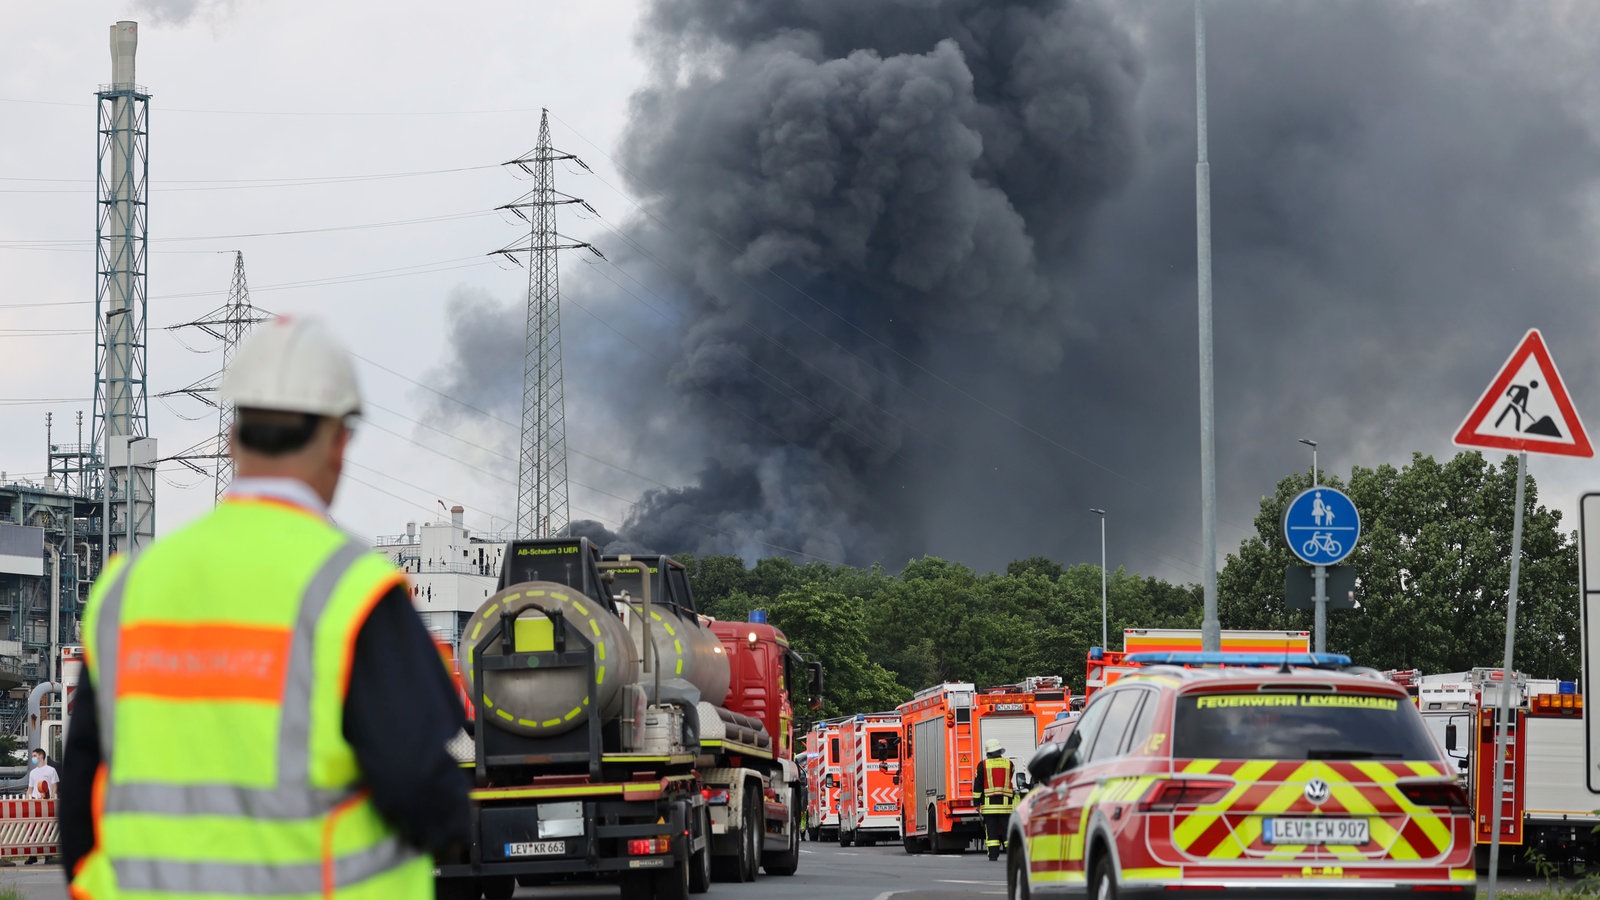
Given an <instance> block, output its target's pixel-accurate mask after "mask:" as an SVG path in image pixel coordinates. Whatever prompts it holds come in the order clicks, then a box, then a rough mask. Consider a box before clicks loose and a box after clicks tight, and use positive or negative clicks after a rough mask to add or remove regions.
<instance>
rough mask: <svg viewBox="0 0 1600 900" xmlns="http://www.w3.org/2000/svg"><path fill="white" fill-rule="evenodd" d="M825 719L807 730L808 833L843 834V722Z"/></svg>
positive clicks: (818, 836) (823, 837)
mask: <svg viewBox="0 0 1600 900" xmlns="http://www.w3.org/2000/svg"><path fill="white" fill-rule="evenodd" d="M843 721H844V720H843V719H842V718H841V719H824V720H823V721H821V722H817V723H816V724H814V725H812V726H811V730H810V731H808V732H806V823H807V826H806V827H807V831H809V832H810V833H809V834H807V835H806V837H808V838H810V839H811V840H813V841H833V840H838V838H839V723H840V722H843Z"/></svg>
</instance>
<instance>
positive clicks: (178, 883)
mask: <svg viewBox="0 0 1600 900" xmlns="http://www.w3.org/2000/svg"><path fill="white" fill-rule="evenodd" d="M411 856H412V853H411V852H410V851H409V850H408V849H407V848H406V846H405V844H404V843H403V842H401V840H400V839H399V838H397V837H391V838H388V839H387V840H385V841H383V842H382V843H380V844H378V845H377V846H374V847H369V848H367V849H366V850H362V851H359V852H357V853H352V854H350V855H348V856H343V857H340V858H338V859H336V860H334V861H333V884H334V886H335V887H343V886H346V885H351V884H358V883H360V882H362V881H365V880H367V879H368V878H372V877H373V876H375V875H380V874H382V873H384V872H386V871H388V870H389V869H392V868H394V867H395V866H397V865H399V864H400V863H403V862H405V861H406V860H408V859H409V858H410V857H411ZM111 866H112V869H113V871H115V872H116V873H117V885H118V887H121V888H123V889H125V890H130V891H166V892H169V893H175V894H203V893H214V892H216V891H217V890H218V888H225V889H226V891H227V892H228V893H230V894H244V895H251V896H260V895H267V896H271V895H281V894H318V893H321V892H322V890H323V887H324V884H325V882H324V875H325V874H326V871H325V867H324V865H323V864H322V863H295V864H290V865H270V864H263V863H259V862H250V863H218V862H203V863H202V862H178V861H175V860H170V859H117V860H114V861H113V862H112V864H111Z"/></svg>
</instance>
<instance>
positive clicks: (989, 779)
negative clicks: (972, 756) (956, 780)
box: [978, 756, 1017, 815]
mask: <svg viewBox="0 0 1600 900" xmlns="http://www.w3.org/2000/svg"><path fill="white" fill-rule="evenodd" d="M982 765H983V780H982V784H983V797H982V798H981V805H980V806H979V807H978V812H980V813H982V814H984V815H990V814H994V813H1003V812H1010V811H1011V808H1012V807H1014V806H1016V804H1017V790H1016V788H1015V787H1013V786H1012V784H1011V778H1012V774H1013V772H1014V769H1013V768H1012V766H1011V760H1009V759H1006V758H1005V757H1003V756H1001V757H989V758H986V759H984V761H983V763H982Z"/></svg>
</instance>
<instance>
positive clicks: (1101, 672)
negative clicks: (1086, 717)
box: [1083, 628, 1311, 703]
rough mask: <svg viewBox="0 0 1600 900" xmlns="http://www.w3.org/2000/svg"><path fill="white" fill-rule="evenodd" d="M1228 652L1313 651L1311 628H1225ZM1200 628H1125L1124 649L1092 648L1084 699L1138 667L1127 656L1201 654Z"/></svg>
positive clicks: (1090, 697)
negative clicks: (1283, 629) (1292, 629)
mask: <svg viewBox="0 0 1600 900" xmlns="http://www.w3.org/2000/svg"><path fill="white" fill-rule="evenodd" d="M1221 640H1222V652H1224V653H1310V652H1311V632H1309V631H1257V630H1250V629H1240V628H1225V629H1223V630H1222V636H1221ZM1200 646H1201V642H1200V629H1198V628H1125V629H1123V630H1122V649H1121V650H1120V651H1118V650H1108V649H1106V648H1104V647H1090V648H1089V660H1088V667H1087V670H1086V672H1087V677H1086V678H1085V679H1084V682H1083V700H1084V702H1085V703H1088V702H1089V700H1090V699H1092V698H1093V697H1094V694H1095V691H1098V690H1100V689H1101V688H1107V687H1110V686H1111V685H1113V684H1115V683H1116V681H1117V679H1118V678H1121V677H1122V676H1123V675H1126V674H1128V673H1129V672H1132V671H1133V670H1135V669H1137V668H1138V666H1137V665H1136V664H1134V663H1130V662H1127V657H1129V656H1131V655H1133V654H1135V653H1191V652H1193V653H1198V652H1199V651H1200Z"/></svg>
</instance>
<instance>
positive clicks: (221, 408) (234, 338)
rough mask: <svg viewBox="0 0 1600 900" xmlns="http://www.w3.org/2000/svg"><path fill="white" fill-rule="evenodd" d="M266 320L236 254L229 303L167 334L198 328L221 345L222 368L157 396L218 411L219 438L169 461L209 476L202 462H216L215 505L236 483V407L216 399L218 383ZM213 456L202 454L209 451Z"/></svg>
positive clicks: (241, 256) (236, 253) (234, 254)
mask: <svg viewBox="0 0 1600 900" xmlns="http://www.w3.org/2000/svg"><path fill="white" fill-rule="evenodd" d="M265 320H266V316H263V315H261V314H260V311H259V310H257V309H256V308H255V307H253V306H251V305H250V286H249V284H248V283H247V282H246V281H245V277H244V253H243V252H242V251H239V250H235V251H233V286H232V287H231V288H229V289H228V301H227V302H226V303H224V304H223V305H222V306H221V307H220V308H218V309H214V310H212V311H211V312H209V313H206V314H205V316H204V317H202V318H199V319H196V320H195V321H193V322H185V323H183V324H182V325H172V326H169V327H168V329H167V330H169V331H173V330H176V329H179V328H198V329H200V330H201V331H204V332H205V333H206V334H209V335H211V336H212V337H214V338H216V339H217V340H219V341H221V342H222V368H221V369H220V370H219V371H217V372H214V373H212V374H211V375H208V376H206V377H205V378H202V379H201V380H199V381H197V382H195V383H194V384H191V385H189V386H188V387H186V388H179V389H178V390H176V391H167V392H166V393H163V394H158V395H157V396H159V397H171V396H174V395H177V394H187V395H188V396H191V397H193V398H195V399H196V400H199V401H200V402H202V403H205V404H207V405H209V406H213V407H216V409H217V434H216V436H215V438H207V439H206V440H204V441H202V442H200V443H199V444H196V445H195V446H194V447H191V448H189V449H188V450H185V451H184V452H182V453H180V454H178V455H177V456H173V457H169V458H170V459H174V460H177V461H178V462H181V463H183V464H184V465H186V466H188V467H189V468H191V469H193V470H194V471H196V472H198V473H200V474H202V475H208V474H213V473H212V472H207V471H206V469H204V468H203V467H201V466H200V465H198V461H199V460H215V461H216V467H215V469H214V470H213V471H214V479H215V485H214V490H213V494H212V501H213V502H218V501H220V500H221V499H222V494H223V492H224V491H226V490H227V489H228V485H229V484H230V483H232V481H233V457H231V456H229V455H228V432H230V431H232V430H233V407H232V406H230V405H228V404H226V403H223V402H222V401H221V399H220V398H218V397H216V393H217V383H218V382H219V381H220V380H221V378H222V373H223V372H226V371H227V370H228V364H229V363H231V362H232V361H233V351H234V350H235V349H237V348H238V346H239V342H240V341H241V340H243V339H244V336H245V335H246V334H248V333H249V331H250V328H251V327H252V326H254V325H256V324H257V323H259V322H263V321H265ZM208 448H209V449H210V450H211V452H209V453H207V452H203V451H204V450H206V449H208Z"/></svg>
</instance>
